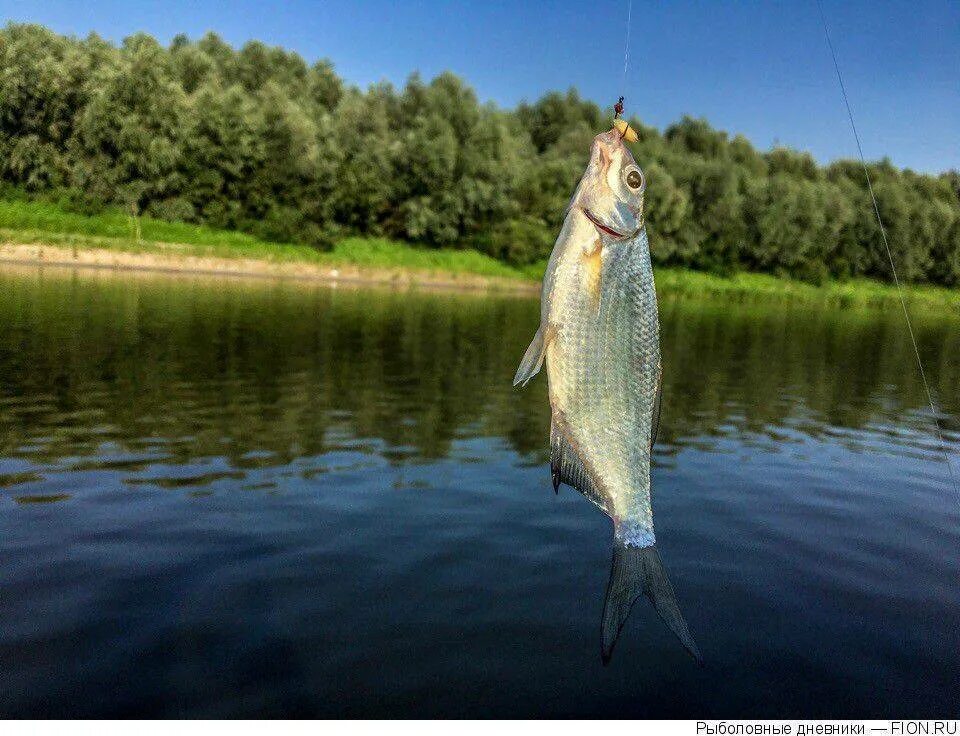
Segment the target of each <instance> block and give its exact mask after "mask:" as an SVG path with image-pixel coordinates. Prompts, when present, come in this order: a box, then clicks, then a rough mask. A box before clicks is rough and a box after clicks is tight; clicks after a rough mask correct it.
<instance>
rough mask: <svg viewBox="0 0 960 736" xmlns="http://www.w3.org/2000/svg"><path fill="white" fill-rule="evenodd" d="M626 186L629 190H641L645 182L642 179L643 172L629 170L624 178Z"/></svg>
mask: <svg viewBox="0 0 960 736" xmlns="http://www.w3.org/2000/svg"><path fill="white" fill-rule="evenodd" d="M626 180H627V186H628V187H630V188H631V189H643V187H644V186H645V185H646V182H645V181H644V179H643V172H641V171H640V169H630V170H629V171H628V172H627V176H626Z"/></svg>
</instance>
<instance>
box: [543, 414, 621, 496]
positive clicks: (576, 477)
mask: <svg viewBox="0 0 960 736" xmlns="http://www.w3.org/2000/svg"><path fill="white" fill-rule="evenodd" d="M550 473H551V476H552V478H553V488H554V490H556V489H557V488H558V487H559V485H560V484H561V483H566V484H567V485H568V486H570V487H571V488H575V489H576V490H578V491H580V493H582V494H583V495H584V496H586V497H587V498H588V499H589V500H590V501H592V502H593V503H595V504H596V505H597V506H599V507H600V509H602V510H603V512H604V513H606V514H607V515H609V514H610V511H609V509H608V505H607V501H606V498H605V496H604V494H603V492H602V489H601V488H600V487H599V486H598V484H597V482H596V480H595V479H594V477H593V474H592V473H591V472H590V470H589V469H588V468H587V466H586V465H585V464H584V462H583V460H582V458H581V457H580V453H579V452H577V449H576V446H575V443H574V442H572V441H571V436H570V434H569V431H568V428H567V425H566V422H564V421H563V419H562V418H561V417H560V416H559V415H558V414H554V416H553V420H552V421H551V423H550Z"/></svg>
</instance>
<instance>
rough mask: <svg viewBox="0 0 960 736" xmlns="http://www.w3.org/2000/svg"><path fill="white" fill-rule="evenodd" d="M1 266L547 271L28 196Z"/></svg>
mask: <svg viewBox="0 0 960 736" xmlns="http://www.w3.org/2000/svg"><path fill="white" fill-rule="evenodd" d="M137 235H139V237H137ZM0 262H6V263H19V264H38V265H43V264H46V265H55V266H65V267H77V268H99V269H115V270H126V271H144V272H166V273H181V274H189V273H197V274H214V275H223V276H244V277H261V278H284V279H301V280H313V281H321V282H330V283H354V284H366V283H369V284H385V285H390V286H394V287H397V288H409V287H425V288H449V289H463V290H491V291H501V292H510V293H517V294H530V295H533V294H536V293H537V291H538V289H539V278H540V276H541V275H542V273H543V269H544V267H545V265H546V264H545V262H539V263H536V264H532V265H530V266H526V267H523V268H515V267H512V266H510V265H508V264H505V263H502V262H500V261H497V260H495V259H493V258H490V257H489V256H485V255H483V254H481V253H479V252H477V251H473V250H456V249H443V248H441V249H436V248H420V247H416V246H413V245H409V244H406V243H400V242H396V241H391V240H387V239H383V238H360V237H352V238H345V239H343V240H341V241H339V242H338V243H336V245H335V246H334V247H333V249H332V250H330V251H321V250H319V249H316V248H312V247H310V246H306V245H296V244H283V243H271V242H265V241H261V240H258V239H257V238H254V237H253V236H251V235H247V234H245V233H239V232H233V231H225V230H216V229H213V228H206V227H200V226H195V225H188V224H184V223H172V222H165V221H162V220H154V219H151V218H138V220H134V219H133V218H131V217H128V216H125V215H123V214H122V213H119V212H116V211H114V212H106V213H102V214H98V215H95V216H87V215H81V214H78V213H73V212H68V211H65V210H63V209H62V208H59V207H58V206H56V205H54V204H50V203H39V202H26V201H21V200H14V201H0ZM656 279H657V288H658V291H659V292H660V293H661V294H663V295H668V294H669V295H690V296H697V295H704V294H709V295H715V296H723V297H725V298H730V299H736V300H738V301H745V300H749V299H754V298H756V299H762V300H769V299H779V300H798V301H799V300H802V301H827V302H832V303H836V304H838V305H840V306H844V307H852V306H881V305H886V304H890V303H891V302H897V301H898V297H897V291H896V289H895V287H893V286H891V285H889V284H883V283H879V282H875V281H867V280H863V279H860V280H854V281H849V282H842V283H841V282H829V283H827V284H824V285H822V286H815V285H812V284H806V283H802V282H798V281H792V280H787V279H781V278H776V277H774V276H770V275H766V274H756V273H741V274H736V275H734V276H730V277H723V276H717V275H713V274H707V273H701V272H696V271H689V270H681V269H669V268H657V269H656ZM904 294H905V297H906V299H907V301H908V303H909V304H910V305H911V306H915V307H918V308H932V309H939V310H949V311H952V312H954V313H957V314H960V290H950V289H944V288H939V287H931V286H910V287H908V288H906V289H905V290H904Z"/></svg>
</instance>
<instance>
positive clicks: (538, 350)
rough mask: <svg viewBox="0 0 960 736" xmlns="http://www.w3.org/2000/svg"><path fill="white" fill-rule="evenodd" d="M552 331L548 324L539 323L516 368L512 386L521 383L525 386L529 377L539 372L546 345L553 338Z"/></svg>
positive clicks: (545, 353) (545, 352)
mask: <svg viewBox="0 0 960 736" xmlns="http://www.w3.org/2000/svg"><path fill="white" fill-rule="evenodd" d="M553 333H554V330H553V328H552V327H550V326H549V325H547V326H544V325H540V329H538V330H537V334H536V335H534V336H533V340H532V341H531V342H530V345H529V346H528V347H527V351H526V352H525V353H524V354H523V358H522V359H521V360H520V367H519V368H517V373H516V375H514V377H513V385H514V386H517V385H521V384H522V385H524V386H526V385H527V383H528V382H529V381H530V379H531V378H533V377H534V376H535V375H537V373H539V372H540V369H541V368H542V367H543V360H544V358H545V357H546V355H547V345H548V344H549V343H550V340H551V339H552V338H553Z"/></svg>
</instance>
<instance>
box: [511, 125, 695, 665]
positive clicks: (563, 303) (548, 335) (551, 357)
mask: <svg viewBox="0 0 960 736" xmlns="http://www.w3.org/2000/svg"><path fill="white" fill-rule="evenodd" d="M616 123H618V124H619V125H617V124H616ZM616 123H615V125H614V127H613V128H612V129H611V130H609V131H607V132H604V133H601V134H599V135H597V136H596V137H595V138H594V139H593V144H592V146H591V150H590V161H589V163H588V165H587V167H586V170H585V171H584V174H583V176H582V178H581V179H580V182H579V184H578V185H577V187H576V189H575V191H574V194H573V197H572V198H571V200H570V203H569V205H568V207H567V211H566V215H565V218H564V221H563V226H562V228H561V230H560V234H559V236H558V238H557V241H556V243H555V244H554V247H553V251H552V253H551V255H550V260H549V261H548V263H547V269H546V272H545V274H544V278H543V282H542V287H541V296H540V324H539V328H538V329H537V332H536V335H535V336H534V338H533V340H532V342H531V343H530V346H529V347H528V348H527V350H526V352H525V353H524V355H523V358H522V360H521V361H520V366H519V368H518V369H517V372H516V375H515V377H514V381H513V385H514V386H525V385H526V384H527V383H528V382H529V381H530V380H531V379H532V378H533V377H534V376H535V375H537V373H539V372H540V370H541V368H542V367H543V366H544V365H546V374H547V386H548V395H549V400H550V415H551V424H550V471H551V476H552V481H553V488H554V491H555V492H559V486H560V484H561V483H563V484H566V485H569V486H571V487H573V488H575V489H576V490H578V491H579V492H580V493H582V494H583V495H584V496H585V497H586V498H587V499H589V500H590V501H591V502H593V503H594V504H595V505H596V506H598V507H599V508H600V509H601V510H602V511H603V512H604V513H606V514H607V516H609V517H610V519H611V520H612V521H613V540H614V541H613V560H612V562H611V569H610V579H609V582H608V584H607V591H606V596H605V599H604V609H603V615H602V622H601V659H602V661H603V663H604V664H607V663H609V661H610V658H611V656H612V654H613V649H614V646H615V645H616V642H617V640H618V638H619V636H620V632H621V631H622V629H623V626H624V623H625V622H626V619H627V617H628V615H629V614H630V611H631V609H632V608H633V605H634V603H635V602H636V601H637V599H638V598H639V597H640V596H641V595H646V597H647V598H649V599H650V601H651V602H652V603H653V606H654V608H655V609H656V611H657V613H658V614H659V616H660V618H661V619H662V620H663V621H664V623H665V624H666V625H667V626H668V627H669V628H670V629H671V631H673V633H674V634H675V635H676V636H677V638H678V639H679V640H680V642H681V643H682V644H683V646H684V647H685V648H686V650H687V651H688V652H689V653H690V654H691V655H692V656H693V657H694V658H695V659H696V660H697V661H698V662H701V663H702V657H701V655H700V651H699V649H698V648H697V645H696V643H695V642H694V640H693V637H692V636H691V634H690V630H689V628H688V626H687V623H686V621H685V619H684V617H683V615H682V613H681V611H680V606H679V604H678V602H677V597H676V594H675V592H674V589H673V586H672V585H671V583H670V580H669V578H668V577H667V573H666V570H665V569H664V566H663V562H662V561H661V559H660V554H659V552H658V551H657V545H656V535H655V533H654V528H653V508H652V504H651V487H650V460H651V455H652V451H653V445H654V442H655V441H656V437H657V430H658V428H659V423H660V405H661V400H662V393H663V390H662V389H663V370H662V364H661V356H660V323H659V319H658V312H657V294H656V289H655V286H654V278H653V266H652V263H651V259H650V244H649V241H648V239H647V230H646V224H645V219H644V194H645V192H646V186H647V182H646V177H645V176H644V173H643V171H642V170H641V169H640V167H639V166H638V165H637V163H636V161H635V160H634V157H633V154H632V153H631V152H630V150H629V148H627V146H626V144H625V142H624V139H625V138H626V140H628V141H629V140H636V134H635V133H634V131H633V129H632V128H629V127H628V126H627V125H626V124H624V123H623V122H622V121H621V120H617V121H616Z"/></svg>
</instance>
